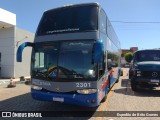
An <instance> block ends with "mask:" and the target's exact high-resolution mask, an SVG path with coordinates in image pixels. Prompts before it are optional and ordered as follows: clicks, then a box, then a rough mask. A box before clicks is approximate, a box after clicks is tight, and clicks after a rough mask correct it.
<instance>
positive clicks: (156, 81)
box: [151, 80, 159, 83]
mask: <svg viewBox="0 0 160 120" xmlns="http://www.w3.org/2000/svg"><path fill="white" fill-rule="evenodd" d="M151 82H154V83H159V80H151Z"/></svg>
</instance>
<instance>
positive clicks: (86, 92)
mask: <svg viewBox="0 0 160 120" xmlns="http://www.w3.org/2000/svg"><path fill="white" fill-rule="evenodd" d="M95 92H97V89H84V90H77V93H79V94H92V93H95Z"/></svg>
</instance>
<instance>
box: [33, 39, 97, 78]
mask: <svg viewBox="0 0 160 120" xmlns="http://www.w3.org/2000/svg"><path fill="white" fill-rule="evenodd" d="M92 49H93V41H66V42H48V43H47V42H46V43H36V45H35V48H34V52H33V55H32V73H33V75H32V76H35V77H40V78H46V77H47V78H50V79H57V78H67V79H69V78H71V79H73V78H94V77H95V66H94V65H93V64H92Z"/></svg>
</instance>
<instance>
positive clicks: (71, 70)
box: [17, 3, 120, 107]
mask: <svg viewBox="0 0 160 120" xmlns="http://www.w3.org/2000/svg"><path fill="white" fill-rule="evenodd" d="M27 46H30V47H32V48H33V49H32V57H31V94H32V97H33V98H34V99H36V100H42V101H56V102H57V101H58V102H62V103H67V104H74V105H82V106H91V107H94V106H98V105H99V104H100V103H101V101H105V99H106V96H107V94H108V91H109V90H110V88H111V87H112V86H113V85H114V83H115V82H116V81H118V78H119V75H120V42H119V41H118V38H117V36H116V34H115V32H114V30H113V27H112V25H111V23H110V21H109V20H108V17H107V15H106V13H105V12H104V10H103V9H102V8H101V6H100V5H99V4H97V3H85V4H77V5H68V6H63V7H60V8H56V9H51V10H48V11H46V12H44V14H43V16H42V18H41V20H40V23H39V25H38V28H37V31H36V35H35V39H34V42H33V43H29V42H25V43H23V44H21V45H20V46H19V48H18V50H17V61H18V62H21V61H22V51H23V49H24V48H25V47H27Z"/></svg>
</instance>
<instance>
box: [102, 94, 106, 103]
mask: <svg viewBox="0 0 160 120" xmlns="http://www.w3.org/2000/svg"><path fill="white" fill-rule="evenodd" d="M106 100H107V94H106V95H105V96H104V98H103V99H102V101H101V102H102V103H103V102H105V101H106Z"/></svg>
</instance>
